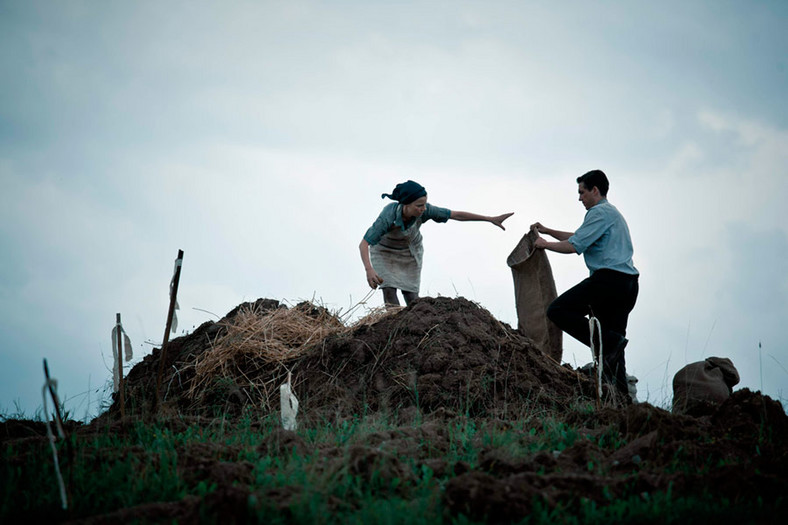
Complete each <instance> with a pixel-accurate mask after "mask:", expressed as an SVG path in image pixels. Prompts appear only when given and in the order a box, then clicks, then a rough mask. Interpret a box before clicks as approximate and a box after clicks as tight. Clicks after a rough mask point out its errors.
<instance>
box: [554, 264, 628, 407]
mask: <svg viewBox="0 0 788 525" xmlns="http://www.w3.org/2000/svg"><path fill="white" fill-rule="evenodd" d="M638 289H639V287H638V276H637V275H629V274H626V273H621V272H617V271H615V270H608V269H602V270H597V271H595V272H594V273H593V274H591V277H589V278H588V279H585V280H583V281H581V282H580V283H579V284H577V285H576V286H574V287H573V288H570V289H569V290H567V291H566V292H564V293H563V294H561V295H560V296H558V297H557V298H556V299H555V300H554V301H553V302H552V303H551V304H550V306H549V307H548V308H547V317H548V318H550V320H551V321H553V322H554V323H555V324H556V325H557V326H558V327H559V328H560V329H561V330H563V331H564V332H566V333H568V334H569V335H571V336H572V337H574V338H575V339H577V340H578V341H580V342H581V343H583V344H584V345H586V346H591V334H590V331H589V326H588V316H590V315H591V314H593V315H594V317H596V318H597V319H598V320H599V323H600V324H601V325H602V361H603V377H604V378H605V379H606V380H607V381H608V382H610V383H613V384H614V385H615V386H616V388H617V389H618V390H619V391H620V392H623V393H626V392H627V376H626V364H625V360H624V348H625V347H626V344H627V340H626V338H625V336H626V335H627V320H628V318H629V312H631V311H632V309H633V308H634V307H635V301H636V300H637V297H638ZM595 342H596V344H595V347H596V348H597V350H598V348H599V342H598V340H597V341H595Z"/></svg>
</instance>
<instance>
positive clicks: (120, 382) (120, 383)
mask: <svg viewBox="0 0 788 525" xmlns="http://www.w3.org/2000/svg"><path fill="white" fill-rule="evenodd" d="M115 332H116V333H117V339H118V396H119V399H120V417H121V419H124V418H125V417H126V396H125V394H124V388H123V333H122V331H121V324H120V314H115Z"/></svg>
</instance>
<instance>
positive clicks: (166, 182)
mask: <svg viewBox="0 0 788 525" xmlns="http://www.w3.org/2000/svg"><path fill="white" fill-rule="evenodd" d="M786 27H788V3H786V2H784V1H760V2H745V1H716V0H715V1H705V2H704V1H693V2H684V1H680V2H679V1H666V2H645V1H644V2H633V1H625V2H624V1H622V2H613V1H609V2H553V1H544V2H527V1H511V2H458V1H450V2H385V3H384V2H367V1H342V2H297V1H288V2H175V1H168V2H160V1H156V2H142V1H137V2H103V1H102V2H99V1H93V2H78V1H67V2H54V1H52V2H34V1H28V0H25V1H22V0H19V1H9V0H0V414H6V415H8V414H14V413H16V412H17V410H22V411H23V412H24V413H25V415H27V416H32V415H34V414H35V413H36V411H37V410H38V409H39V407H40V406H41V386H42V384H43V372H42V360H43V359H44V358H46V359H47V360H48V362H49V367H50V370H51V372H52V375H53V376H55V377H56V378H57V379H58V380H59V393H60V396H61V398H64V399H65V400H66V408H67V409H68V410H70V412H71V413H72V415H73V416H74V417H75V418H78V419H81V418H83V417H86V416H89V415H94V414H95V413H96V411H97V410H98V401H99V399H100V398H101V395H102V392H103V391H104V390H105V386H106V384H107V382H108V381H111V370H110V367H111V363H110V361H111V358H112V349H111V339H110V331H111V329H112V327H113V326H114V323H115V314H116V313H121V315H122V317H123V321H124V326H125V329H126V331H127V332H128V335H129V336H130V337H131V339H132V342H133V344H134V351H135V357H134V360H133V361H132V362H131V363H130V365H133V364H134V363H136V362H139V361H140V360H141V359H142V358H143V357H144V356H145V355H146V354H148V353H150V351H151V349H152V348H153V346H152V344H158V343H159V342H160V341H161V340H162V337H163V335H164V327H165V321H166V316H167V306H168V300H169V297H168V287H169V282H170V279H171V277H172V272H173V261H174V259H175V257H176V255H177V252H178V250H179V249H182V250H184V252H185V255H184V262H183V270H182V275H181V283H180V293H179V303H180V307H181V310H180V312H179V318H180V327H179V330H178V332H179V334H181V333H182V331H183V330H192V329H193V328H195V327H197V326H199V325H200V324H201V323H203V322H205V321H208V320H216V317H214V316H213V315H211V314H210V313H207V312H212V313H213V314H216V316H219V317H221V316H223V315H224V314H226V313H227V312H228V311H229V310H231V309H232V308H234V307H235V306H237V305H238V304H240V303H241V302H243V301H252V300H255V299H257V298H259V297H266V298H272V299H278V300H280V301H286V302H289V303H292V304H294V303H296V302H298V301H301V300H304V299H313V298H314V299H315V301H317V302H321V303H322V304H324V305H326V306H327V307H329V308H332V309H335V310H341V311H347V310H348V309H349V308H350V307H351V306H353V305H354V304H356V303H357V302H358V301H359V300H361V299H362V298H363V297H364V296H365V295H366V294H367V292H368V290H369V289H368V287H367V284H366V281H365V275H364V269H363V266H362V263H361V260H360V257H359V253H358V243H359V241H360V240H361V237H362V235H363V234H364V232H365V231H366V229H367V228H368V227H369V226H370V225H371V224H372V222H373V221H374V219H375V218H376V217H377V215H378V213H379V212H380V210H381V209H382V207H383V206H384V205H385V204H386V203H387V202H390V201H383V200H381V198H380V194H381V193H384V192H390V191H391V190H392V189H393V188H394V186H395V185H396V184H397V183H398V182H402V181H404V180H407V179H412V180H416V181H418V182H420V183H421V184H423V185H424V186H425V187H426V188H427V191H428V194H429V200H430V202H432V203H433V204H436V205H438V206H443V207H448V208H451V209H456V210H465V211H471V212H476V213H482V214H488V215H497V214H500V213H504V212H509V211H513V212H515V215H514V216H513V217H511V218H510V219H509V220H508V221H507V222H506V223H505V225H506V227H507V228H506V231H501V230H499V229H497V228H495V227H494V226H492V225H490V224H487V223H459V222H456V221H450V222H449V223H448V224H435V223H427V224H426V225H425V226H424V227H423V228H422V233H423V235H424V244H425V261H424V270H423V275H422V290H421V294H422V295H429V296H438V295H441V296H449V297H456V296H463V297H466V298H468V299H470V300H473V301H475V302H477V303H479V304H480V305H481V306H483V307H484V308H486V309H488V310H489V311H490V312H491V313H492V314H493V315H494V316H495V317H496V318H498V319H500V320H501V321H503V322H506V323H508V324H510V325H512V326H516V325H517V316H516V312H515V304H514V288H513V281H512V275H511V271H510V269H509V268H508V267H507V265H506V258H507V256H508V255H509V253H510V252H511V251H512V249H513V248H514V247H515V245H516V244H517V242H518V241H519V239H520V237H521V236H522V235H523V234H524V233H526V231H527V229H528V226H529V225H530V224H532V223H533V222H536V221H541V222H542V223H543V224H545V225H547V226H549V227H553V228H557V229H561V230H575V229H576V228H577V227H578V226H579V225H580V224H581V223H582V220H583V216H584V213H585V210H584V208H583V206H582V204H581V203H580V202H578V201H577V184H576V183H575V179H576V177H577V176H579V175H581V174H582V173H584V172H586V171H588V170H590V169H597V168H598V169H602V170H604V171H605V172H606V173H607V174H608V176H609V178H610V181H611V188H610V192H609V194H608V197H609V200H610V202H612V203H613V204H614V205H616V206H617V207H618V209H619V210H620V211H621V212H622V213H623V214H624V216H625V217H626V219H627V221H628V223H629V227H630V230H631V232H632V237H633V242H634V245H635V259H634V262H635V265H636V266H637V267H638V269H639V270H640V272H641V281H640V284H641V288H640V296H639V298H638V303H637V305H636V307H635V310H634V311H633V313H632V315H631V316H630V325H629V331H628V336H629V339H630V344H629V346H628V348H627V365H628V372H629V373H630V374H633V375H635V376H637V377H638V378H639V380H640V383H639V385H638V387H639V398H640V399H641V400H648V401H650V402H652V403H654V404H656V405H659V406H667V405H668V404H669V402H670V399H671V396H672V387H671V381H672V377H673V374H675V372H676V371H677V370H678V369H679V368H681V367H683V366H684V365H686V364H688V363H690V362H694V361H699V360H702V359H704V358H706V357H709V356H720V357H728V358H730V359H731V360H732V361H733V363H734V365H735V366H736V367H737V368H738V370H739V373H740V375H741V378H742V380H741V384H740V385H739V386H738V387H737V388H740V387H747V388H750V389H753V390H762V391H763V392H764V393H765V394H768V395H769V396H771V397H773V398H775V399H779V400H782V401H783V402H785V400H786V399H787V398H788V330H786V328H785V327H786V324H787V323H788V212H787V211H786V205H785V199H786V196H787V195H788V104H786V94H788V36H787V35H788V32H786V30H785V28H786ZM549 257H550V261H551V264H552V267H553V272H554V275H555V279H556V286H557V288H558V291H559V293H560V292H563V291H564V290H566V289H568V288H569V287H571V286H573V285H574V284H576V283H577V282H579V281H580V280H581V279H583V278H584V277H586V276H587V269H586V267H585V265H584V263H583V259H582V257H578V256H576V255H560V254H555V253H550V255H549ZM381 304H382V296H381V294H380V292H377V294H376V295H375V296H374V298H373V300H372V301H370V302H369V303H368V306H369V307H376V306H379V305H381ZM564 347H565V348H564V360H565V361H566V362H569V363H571V364H573V365H576V366H579V365H583V364H585V363H586V362H588V361H590V352H589V351H588V349H587V348H585V347H583V346H581V345H580V344H579V343H576V342H575V341H573V340H571V339H570V338H569V337H568V336H567V337H566V338H565V345H564ZM126 373H128V369H127V371H126Z"/></svg>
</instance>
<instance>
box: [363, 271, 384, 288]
mask: <svg viewBox="0 0 788 525" xmlns="http://www.w3.org/2000/svg"><path fill="white" fill-rule="evenodd" d="M367 284H369V287H370V288H372V289H373V290H374V289H375V288H377V287H378V285H381V284H383V279H381V278H380V275H378V273H377V272H376V271H375V270H374V269H373V268H368V269H367Z"/></svg>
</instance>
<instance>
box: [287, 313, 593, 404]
mask: <svg viewBox="0 0 788 525" xmlns="http://www.w3.org/2000/svg"><path fill="white" fill-rule="evenodd" d="M293 372H294V373H295V374H296V377H297V383H296V385H295V390H296V392H297V393H298V394H299V398H300V399H301V398H302V399H303V405H302V406H306V407H308V408H321V409H324V410H327V409H328V410H333V411H334V412H335V413H337V414H343V415H347V414H361V413H364V412H367V411H379V410H386V411H394V410H401V409H403V408H406V407H418V408H420V409H421V410H422V411H425V412H433V411H435V410H438V409H440V408H445V409H448V410H452V411H456V412H459V413H465V414H469V415H471V416H487V417H489V416H494V417H505V416H507V415H510V416H511V415H516V414H520V413H523V412H524V411H527V410H532V409H534V408H536V407H539V406H547V407H549V408H555V407H556V406H563V405H566V404H568V403H570V402H571V401H572V400H574V399H576V398H577V397H578V396H579V395H582V394H583V392H586V393H587V394H591V393H592V392H593V388H592V385H591V383H590V381H586V380H584V379H582V378H580V376H579V375H578V374H577V373H576V372H574V371H571V370H569V369H567V368H565V367H562V366H560V364H559V363H557V362H556V361H554V360H553V359H551V358H549V357H548V356H547V355H545V354H544V353H543V352H542V351H541V349H540V348H538V347H536V345H535V344H534V342H533V341H532V340H530V339H528V338H526V337H524V336H522V335H521V334H520V333H519V332H518V331H516V330H514V329H512V328H511V327H510V326H508V325H506V324H504V323H502V322H500V321H498V320H496V319H495V318H494V317H493V316H492V315H491V314H490V313H489V312H488V311H487V310H485V309H484V308H482V307H480V306H479V305H477V304H475V303H473V302H471V301H468V300H467V299H464V298H456V299H451V298H444V297H438V298H422V299H419V300H418V301H414V302H413V303H412V304H411V306H409V307H408V308H405V309H404V310H402V311H400V312H398V313H396V314H392V315H389V316H386V317H384V318H383V319H381V320H380V321H378V322H377V323H375V324H373V325H371V326H362V327H360V328H358V329H356V330H354V331H352V332H349V333H345V334H339V335H336V336H332V337H329V338H327V339H325V340H324V341H323V342H322V343H321V344H320V346H319V347H318V348H316V349H315V351H313V352H311V353H310V354H309V355H307V356H305V357H304V358H303V359H302V360H300V361H299V362H298V363H296V364H295V366H294V367H293ZM584 387H585V388H584Z"/></svg>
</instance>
